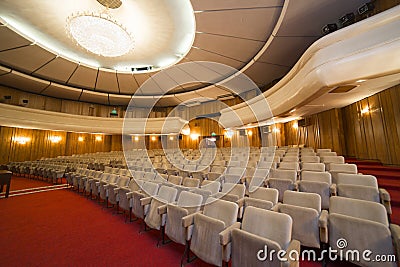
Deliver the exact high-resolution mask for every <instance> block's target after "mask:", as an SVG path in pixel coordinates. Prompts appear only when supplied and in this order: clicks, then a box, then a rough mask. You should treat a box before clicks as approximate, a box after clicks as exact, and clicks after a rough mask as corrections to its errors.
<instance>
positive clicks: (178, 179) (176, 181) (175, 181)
mask: <svg viewBox="0 0 400 267" xmlns="http://www.w3.org/2000/svg"><path fill="white" fill-rule="evenodd" d="M182 180H183V178H182V176H177V175H169V176H168V182H169V183H171V184H174V185H181V184H182Z"/></svg>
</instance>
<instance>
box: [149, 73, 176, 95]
mask: <svg viewBox="0 0 400 267" xmlns="http://www.w3.org/2000/svg"><path fill="white" fill-rule="evenodd" d="M151 79H153V80H154V82H155V83H156V84H157V85H158V86H159V87H160V88H161V91H162V92H164V93H168V92H169V91H171V90H172V89H174V88H176V87H177V86H179V84H178V83H177V82H176V81H175V80H174V79H173V78H172V77H171V76H170V75H168V74H167V73H164V72H159V73H157V74H156V75H153V76H151Z"/></svg>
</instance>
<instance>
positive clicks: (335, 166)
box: [329, 163, 358, 184]
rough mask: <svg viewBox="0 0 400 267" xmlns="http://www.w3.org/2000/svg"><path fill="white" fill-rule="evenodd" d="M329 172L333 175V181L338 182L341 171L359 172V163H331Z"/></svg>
mask: <svg viewBox="0 0 400 267" xmlns="http://www.w3.org/2000/svg"><path fill="white" fill-rule="evenodd" d="M329 172H330V174H331V175H332V183H334V184H336V181H337V177H338V174H339V173H350V174H357V172H358V171H357V165H356V164H348V163H344V164H341V163H331V164H330V168H329Z"/></svg>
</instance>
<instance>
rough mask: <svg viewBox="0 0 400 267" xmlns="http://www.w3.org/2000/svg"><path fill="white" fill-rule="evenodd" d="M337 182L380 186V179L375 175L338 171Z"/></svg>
mask: <svg viewBox="0 0 400 267" xmlns="http://www.w3.org/2000/svg"><path fill="white" fill-rule="evenodd" d="M337 184H338V185H339V184H349V185H350V184H351V185H363V186H372V187H375V188H378V181H377V179H376V177H375V176H373V175H361V174H349V173H338V177H337Z"/></svg>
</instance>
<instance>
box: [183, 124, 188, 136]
mask: <svg viewBox="0 0 400 267" xmlns="http://www.w3.org/2000/svg"><path fill="white" fill-rule="evenodd" d="M182 134H183V135H190V127H189V125H186V126H185V127H183V128H182Z"/></svg>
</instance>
